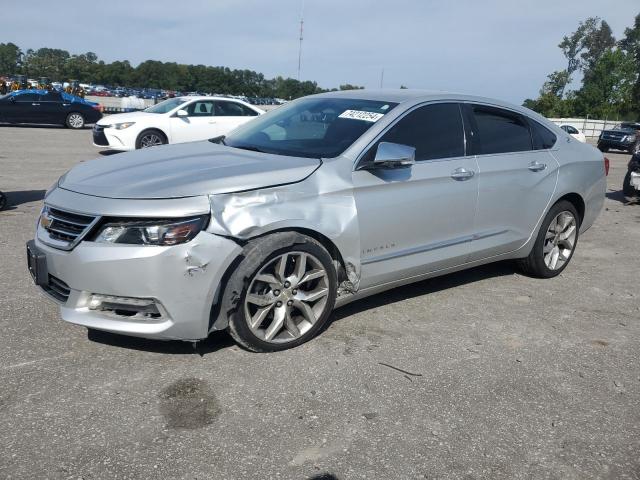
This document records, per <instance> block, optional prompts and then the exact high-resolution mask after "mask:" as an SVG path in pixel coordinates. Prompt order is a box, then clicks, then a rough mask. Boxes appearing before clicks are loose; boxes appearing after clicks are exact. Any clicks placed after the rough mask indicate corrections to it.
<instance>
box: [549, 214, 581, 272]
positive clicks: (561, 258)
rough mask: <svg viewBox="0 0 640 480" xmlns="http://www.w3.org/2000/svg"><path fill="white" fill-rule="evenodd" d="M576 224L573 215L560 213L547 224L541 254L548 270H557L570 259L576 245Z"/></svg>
mask: <svg viewBox="0 0 640 480" xmlns="http://www.w3.org/2000/svg"><path fill="white" fill-rule="evenodd" d="M577 234H578V223H577V222H576V217H575V216H574V215H573V213H571V212H569V211H564V212H560V213H559V214H558V215H556V217H555V218H554V219H553V220H552V221H551V223H550V224H549V228H548V229H547V233H546V235H545V239H544V246H543V248H542V253H543V255H544V263H545V264H546V265H547V268H548V269H550V270H559V269H560V268H562V267H563V265H564V264H565V263H567V262H568V261H569V259H570V258H571V254H572V253H573V249H574V247H575V245H576V238H577Z"/></svg>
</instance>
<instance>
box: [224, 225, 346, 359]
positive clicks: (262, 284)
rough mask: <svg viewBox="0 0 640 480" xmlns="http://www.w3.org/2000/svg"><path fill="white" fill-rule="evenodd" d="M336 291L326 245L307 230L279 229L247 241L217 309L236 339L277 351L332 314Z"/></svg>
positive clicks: (251, 346)
mask: <svg viewBox="0 0 640 480" xmlns="http://www.w3.org/2000/svg"><path fill="white" fill-rule="evenodd" d="M303 258H304V262H303V261H302V259H303ZM283 265H284V267H283V268H284V274H282V272H280V267H282V266H283ZM299 268H300V269H302V270H301V271H300V272H298V271H297V269H299ZM305 278H307V280H304V279H305ZM300 280H302V281H300ZM336 291H337V276H336V269H335V267H334V263H333V259H332V258H331V255H329V253H328V252H327V250H326V249H325V248H324V247H323V246H322V245H321V244H320V243H319V242H317V241H316V240H314V239H312V238H310V237H307V236H305V235H302V234H299V233H296V232H279V233H275V234H272V235H267V236H265V237H260V238H257V239H255V240H252V241H250V242H249V243H248V244H247V245H246V246H245V249H244V253H243V257H242V260H241V261H240V263H239V264H238V265H237V267H236V268H235V269H234V271H233V273H232V274H231V276H230V278H229V280H228V282H227V286H226V288H225V292H224V294H223V298H222V304H221V314H226V315H227V318H228V319H229V333H230V334H231V336H232V337H233V339H234V340H235V341H236V342H237V343H238V344H240V345H241V346H243V347H244V348H246V349H248V350H251V351H254V352H275V351H279V350H285V349H288V348H292V347H296V346H298V345H300V344H302V343H305V342H306V341H308V340H310V339H311V338H313V337H314V336H315V335H316V334H317V333H318V332H319V331H320V330H321V329H322V328H323V326H324V325H325V324H326V323H327V320H328V319H329V316H330V315H331V312H332V310H333V307H334V304H335V299H336Z"/></svg>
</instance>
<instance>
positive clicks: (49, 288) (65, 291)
mask: <svg viewBox="0 0 640 480" xmlns="http://www.w3.org/2000/svg"><path fill="white" fill-rule="evenodd" d="M42 288H43V289H44V291H45V292H47V293H48V294H49V295H51V296H52V297H53V298H55V299H56V300H58V301H59V302H62V303H66V302H67V300H68V299H69V293H70V292H71V290H70V289H69V285H67V284H66V283H64V282H63V281H62V280H60V279H59V278H56V277H54V276H53V275H49V282H48V283H47V285H45V286H43V287H42Z"/></svg>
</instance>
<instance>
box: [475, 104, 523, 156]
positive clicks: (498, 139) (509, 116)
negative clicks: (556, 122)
mask: <svg viewBox="0 0 640 480" xmlns="http://www.w3.org/2000/svg"><path fill="white" fill-rule="evenodd" d="M473 114H474V117H475V120H476V126H477V131H478V136H479V137H480V153H481V154H483V155H488V154H495V153H510V152H525V151H528V150H531V149H532V142H531V133H530V132H529V125H528V124H527V122H526V120H525V119H524V117H523V116H522V115H519V114H517V113H514V112H509V111H507V110H502V109H501V108H495V107H485V106H481V105H474V106H473Z"/></svg>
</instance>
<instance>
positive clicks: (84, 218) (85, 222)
mask: <svg viewBox="0 0 640 480" xmlns="http://www.w3.org/2000/svg"><path fill="white" fill-rule="evenodd" d="M95 219H96V217H93V216H89V215H81V214H78V213H72V212H67V211H64V210H60V209H58V208H52V207H45V208H44V210H43V211H42V215H41V219H40V225H41V226H42V227H43V228H44V229H45V230H46V232H47V234H48V235H49V238H50V239H51V240H54V241H57V242H63V243H65V244H66V246H72V245H73V244H75V243H76V241H78V240H80V239H81V238H82V235H84V234H85V233H86V231H87V230H88V229H89V228H90V227H91V225H92V224H93V223H94V221H95Z"/></svg>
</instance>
